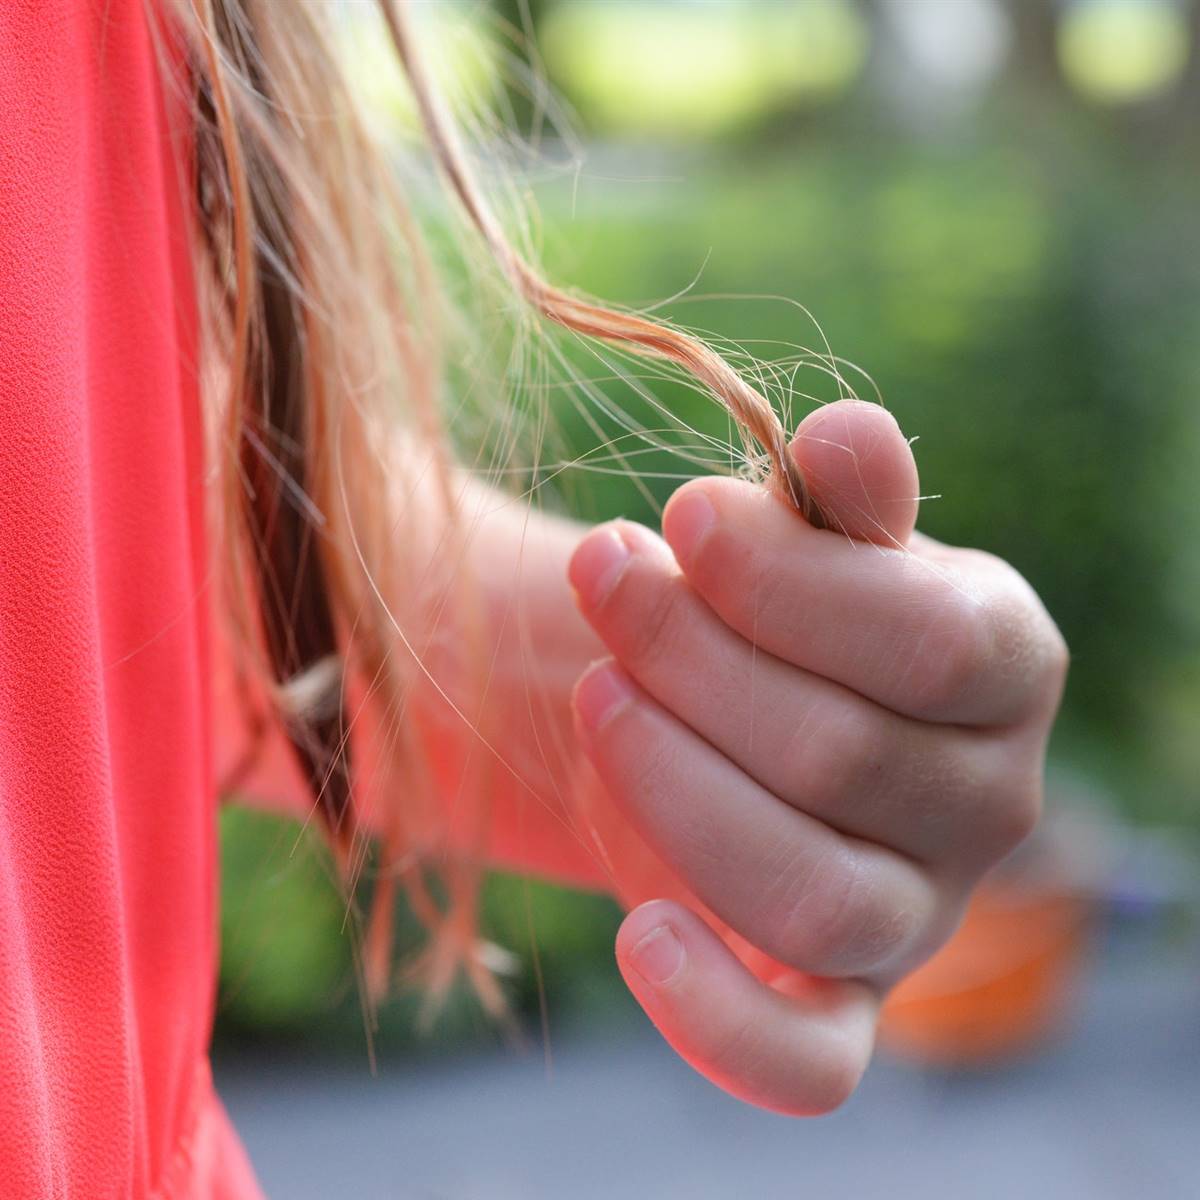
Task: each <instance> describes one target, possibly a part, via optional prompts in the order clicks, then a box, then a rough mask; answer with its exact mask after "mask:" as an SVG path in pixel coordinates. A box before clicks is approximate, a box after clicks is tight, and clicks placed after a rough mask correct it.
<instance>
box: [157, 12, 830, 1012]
mask: <svg viewBox="0 0 1200 1200" xmlns="http://www.w3.org/2000/svg"><path fill="white" fill-rule="evenodd" d="M328 7H329V6H328V5H325V4H319V3H310V2H307V0H288V2H287V3H279V2H278V0H175V8H176V12H177V16H178V21H179V26H180V29H181V30H182V33H183V37H184V47H185V55H186V62H187V67H188V72H189V82H190V87H191V89H192V96H193V100H194V111H195V126H194V128H195V166H196V179H195V184H196V203H197V208H198V213H199V222H198V224H199V228H200V232H201V236H202V253H201V257H202V260H203V266H204V270H203V271H202V272H201V298H202V321H203V327H204V336H205V346H206V357H207V364H206V365H207V377H208V380H209V393H210V394H209V395H208V397H207V398H206V402H207V404H208V406H209V411H210V413H211V414H212V416H213V421H212V430H213V444H214V455H215V461H216V464H217V467H218V470H219V478H220V488H219V498H220V504H219V508H220V514H219V519H220V520H221V522H222V535H221V537H220V539H219V541H220V542H221V544H222V545H223V546H224V547H225V550H226V554H227V562H226V568H225V572H224V575H225V579H226V581H227V584H228V587H229V611H230V613H231V614H232V616H233V618H234V624H235V627H236V628H237V630H239V631H240V633H239V646H240V649H241V659H242V663H243V666H244V671H245V676H246V693H247V696H254V695H262V696H265V697H266V698H267V707H268V708H269V710H270V711H269V713H268V715H267V718H266V719H268V720H275V721H278V722H279V723H280V725H281V726H282V728H283V730H284V731H285V733H286V735H287V738H288V741H289V743H290V745H291V747H292V750H293V752H294V754H295V756H296V759H297V761H298V763H299V764H300V766H301V769H302V770H303V773H304V777H305V779H306V781H307V783H308V786H309V788H310V789H311V792H312V795H313V798H314V803H315V805H316V808H317V811H318V812H319V813H320V816H321V819H322V823H323V826H324V828H325V830H326V832H327V833H328V836H329V840H330V843H331V845H332V847H333V851H334V854H335V858H336V861H337V864H338V868H339V872H340V874H341V876H342V877H343V879H344V880H345V881H346V883H347V885H348V886H349V887H350V888H351V889H353V886H354V884H355V883H356V881H357V880H358V878H359V877H360V875H361V873H362V870H363V864H364V862H365V856H366V855H367V852H368V851H367V846H368V844H369V841H370V839H369V838H368V837H367V836H366V829H367V825H368V823H369V824H370V826H371V832H372V834H374V835H377V837H376V840H377V841H378V844H379V847H380V848H379V851H378V861H377V868H378V869H377V871H376V872H375V876H376V882H375V887H374V892H373V898H372V907H371V917H370V921H369V925H368V935H367V945H366V954H365V959H364V976H365V982H366V984H367V991H368V993H369V994H370V995H371V996H377V995H378V994H379V993H380V992H381V991H382V990H383V989H384V986H385V984H386V981H387V978H388V974H389V955H390V924H389V922H390V913H391V911H392V906H393V902H394V889H395V886H396V883H397V881H399V882H400V883H402V884H403V886H404V887H405V889H406V890H407V893H408V897H409V900H410V903H411V904H412V905H413V908H414V910H415V912H416V913H417V915H418V916H419V917H420V918H421V919H422V920H423V921H424V922H425V924H426V925H427V926H429V927H430V930H431V933H432V934H433V935H434V940H435V942H436V943H437V944H438V945H439V946H440V947H442V950H443V951H444V952H439V955H438V957H437V959H436V962H437V963H438V964H440V966H438V967H437V968H435V970H434V973H433V979H432V987H433V988H434V990H435V991H441V990H444V989H445V987H446V986H448V983H449V979H448V978H447V976H448V973H449V971H450V967H449V966H448V964H452V963H457V962H461V963H464V964H465V965H466V967H467V970H468V972H469V974H470V976H471V978H472V979H473V981H474V983H475V986H476V988H477V990H478V991H479V993H480V995H481V996H482V997H483V999H484V1000H485V1002H486V1003H487V1004H488V1005H489V1007H491V1008H493V1009H498V1008H499V1007H500V997H499V994H498V992H497V990H496V988H495V985H494V981H493V980H492V979H491V975H490V972H489V971H488V970H487V966H486V961H485V956H482V955H480V954H479V952H478V949H477V943H476V939H475V934H474V911H475V905H476V899H477V891H478V886H479V880H480V870H481V866H482V858H483V847H484V839H485V837H486V833H487V814H486V796H485V795H483V794H482V793H483V792H484V791H486V789H483V788H480V789H479V790H480V792H481V794H480V795H477V796H470V797H465V798H464V799H465V800H467V801H469V802H470V803H472V804H474V805H475V806H476V809H477V812H476V814H475V818H474V820H473V821H471V822H470V825H471V827H472V829H473V830H474V834H475V836H474V844H473V845H468V846H467V847H465V848H464V847H460V848H459V850H458V851H457V852H456V853H455V854H454V855H448V854H447V853H446V852H445V846H444V839H443V832H444V830H443V825H444V820H445V818H444V815H443V812H442V809H441V807H440V806H439V804H438V801H437V798H436V796H435V795H434V788H433V786H432V784H431V783H430V779H429V774H430V773H429V769H428V765H427V764H426V763H425V761H424V757H423V751H422V746H421V744H420V737H419V735H418V733H417V731H416V729H415V728H414V725H413V722H412V721H411V720H408V719H406V702H407V699H408V696H409V694H410V691H411V689H412V686H413V683H414V680H415V677H416V675H417V673H418V672H419V671H420V669H421V667H420V649H419V647H418V646H414V645H411V644H410V642H409V640H408V639H409V638H410V637H413V636H416V634H415V631H418V630H419V629H420V628H421V627H422V612H423V611H424V609H423V606H425V607H426V608H427V607H428V605H429V603H430V601H429V599H428V596H427V595H425V596H423V595H419V594H416V593H417V589H415V588H414V587H413V585H412V583H411V581H409V580H406V572H405V563H404V555H403V552H402V549H401V547H402V546H403V544H404V534H403V533H400V534H398V533H397V525H398V524H399V522H400V521H401V520H403V518H404V516H405V513H404V511H403V510H404V508H405V505H404V502H403V495H402V491H403V484H402V481H403V478H404V476H405V473H406V472H407V471H410V470H411V467H410V466H409V465H406V463H407V459H408V454H407V451H406V449H405V448H406V447H411V446H413V445H419V447H420V454H421V462H422V465H423V466H428V467H429V468H430V469H431V471H432V478H433V480H434V486H433V487H432V488H427V489H426V490H425V491H424V492H423V493H422V499H421V504H422V505H424V506H425V507H426V508H428V506H430V505H434V506H437V507H438V508H439V509H440V512H438V513H436V514H431V513H429V512H427V511H423V512H422V513H421V518H422V520H423V521H424V520H434V519H436V520H438V521H442V522H444V523H445V526H446V528H447V529H448V530H449V531H450V534H449V537H450V539H451V541H453V537H454V532H453V531H454V530H455V528H456V515H457V502H456V494H457V493H456V483H455V465H454V460H453V455H452V453H451V450H450V445H449V441H448V438H447V434H446V430H445V429H444V428H443V424H442V418H441V401H442V396H441V392H442V389H443V378H444V373H445V364H444V362H443V353H442V350H441V342H442V338H441V332H440V327H439V317H438V314H439V312H440V311H441V300H440V297H439V293H438V288H437V286H436V283H435V279H434V273H433V271H432V269H431V266H430V263H429V259H428V256H427V254H426V251H425V249H424V247H423V245H422V242H421V238H420V236H419V235H418V232H417V229H416V227H415V224H414V222H413V220H412V219H411V217H410V215H409V213H408V210H407V208H406V205H405V197H404V196H403V194H402V192H401V188H400V185H399V183H398V180H397V177H396V174H395V172H394V170H393V168H392V166H391V165H390V163H389V161H388V159H387V157H386V156H385V154H384V153H383V152H382V151H381V149H380V147H379V146H378V145H376V143H375V141H374V140H373V138H372V136H371V134H370V133H369V132H368V125H367V122H366V121H365V120H364V119H363V115H362V114H361V113H360V112H359V109H358V104H357V102H356V99H355V96H354V95H353V93H352V91H351V89H350V87H349V86H348V85H347V81H346V80H345V78H344V76H343V73H342V70H341V65H340V63H339V60H338V55H337V53H336V49H335V45H334V39H333V38H332V36H331V30H330V29H329V28H328V24H327V16H326V10H327V8H328ZM378 7H379V10H380V12H381V14H382V18H383V22H384V24H385V26H386V28H387V30H388V32H389V34H390V36H391V39H392V43H393V45H394V48H395V51H396V54H397V57H398V59H399V61H400V63H401V64H402V65H403V68H404V71H405V73H406V75H407V78H408V80H409V83H410V85H411V89H412V92H413V95H414V97H415V100H416V105H417V109H418V111H419V114H420V118H421V121H422V124H423V127H424V130H425V133H426V136H427V141H428V144H429V147H430V149H431V151H432V154H433V156H434V159H435V160H436V162H437V163H438V165H439V167H440V169H441V171H442V173H443V176H444V178H445V180H446V182H447V183H448V185H449V188H450V190H451V192H452V193H453V195H454V196H455V197H456V198H457V201H458V203H459V204H460V205H461V208H462V210H463V212H464V214H465V215H466V217H467V218H468V219H469V221H470V223H471V225H473V226H474V228H475V229H476V230H477V232H478V234H479V235H481V237H482V239H483V241H484V242H485V244H486V246H487V247H488V249H489V250H490V252H491V254H492V256H493V257H494V259H495V262H496V263H497V264H498V266H499V268H500V271H501V272H502V275H503V277H504V278H505V279H506V280H507V282H508V284H509V286H510V287H511V288H512V289H514V290H515V292H516V293H517V294H518V295H519V296H520V297H521V298H522V299H523V301H525V302H526V303H528V304H529V305H531V306H532V308H533V309H534V310H536V311H537V312H538V313H540V314H541V315H542V316H543V317H545V318H547V319H548V320H549V321H551V322H554V323H556V324H557V325H560V326H563V327H566V328H567V329H570V330H572V331H574V332H575V333H578V334H582V335H585V336H586V337H590V338H595V339H601V340H603V341H605V342H609V343H615V344H617V345H618V346H620V347H622V348H623V349H625V350H627V351H630V352H633V353H636V354H638V355H642V356H647V357H651V358H656V359H660V360H664V361H666V362H669V363H673V364H675V365H676V366H678V367H681V368H683V369H684V370H686V371H687V372H690V373H691V375H693V376H694V377H695V379H696V380H697V381H699V383H700V384H702V385H703V386H704V388H706V389H707V390H708V391H710V392H711V393H712V395H713V396H714V397H715V398H716V399H717V400H719V401H720V403H721V404H723V405H724V406H725V407H726V408H727V409H728V410H729V412H730V413H731V414H732V416H733V418H734V419H735V420H736V421H737V423H738V425H739V427H740V428H741V430H742V432H743V434H744V436H745V437H747V439H748V444H749V445H752V446H754V445H756V446H757V447H760V448H761V451H762V453H763V454H764V455H765V460H766V464H768V465H769V478H770V480H771V482H772V486H775V487H776V488H778V489H779V490H780V491H781V493H782V494H783V495H784V496H785V497H786V498H787V499H788V500H789V501H790V502H791V503H793V504H794V505H795V506H796V507H797V508H798V509H799V510H800V511H801V512H802V513H804V514H805V516H807V517H808V518H809V519H810V520H811V521H813V522H814V523H819V521H820V513H819V510H818V509H817V508H816V506H815V505H814V504H813V502H812V499H811V497H810V495H809V493H808V491H807V489H806V488H805V486H804V481H803V479H802V478H801V476H800V475H799V472H798V471H797V470H796V468H795V466H794V464H793V462H792V459H791V457H790V456H789V454H788V453H787V447H786V439H785V435H784V431H783V428H782V426H781V424H780V422H779V419H778V418H777V416H776V415H775V413H774V411H773V409H772V408H771V406H770V404H769V403H768V402H767V400H766V399H765V398H764V397H763V396H762V395H761V394H760V393H759V392H758V391H756V390H755V389H754V388H753V387H751V386H750V385H749V384H748V383H747V382H746V381H745V380H744V379H743V378H742V377H741V376H740V375H739V374H738V373H737V372H736V371H735V370H734V369H733V368H732V367H731V366H730V365H729V364H728V363H727V362H726V361H725V360H724V359H723V358H722V357H721V356H720V355H719V354H717V353H716V352H715V351H713V350H712V349H711V348H709V347H708V346H707V345H705V344H704V343H702V342H700V341H698V340H697V339H695V338H693V337H691V336H689V335H688V334H687V333H685V332H683V331H681V330H679V329H676V328H674V327H671V326H669V325H667V324H663V323H658V322H655V321H652V320H650V319H648V318H646V317H644V316H641V315H637V314H634V313H630V312H621V311H618V310H616V309H614V308H611V307H607V306H604V305H601V304H599V303H596V302H595V301H593V300H590V299H587V298H584V297H581V296H577V295H574V294H572V293H569V292H567V291H564V290H562V289H560V288H558V287H555V286H553V285H552V284H550V283H548V282H547V281H546V280H545V279H543V278H542V277H541V275H539V274H538V272H537V271H536V270H534V268H533V267H532V266H531V265H530V264H529V262H527V261H526V259H525V258H524V257H522V256H521V255H520V254H519V253H518V252H517V251H516V250H515V248H514V247H513V244H512V243H511V241H510V240H509V239H508V237H507V236H506V234H505V232H504V229H503V227H502V225H501V222H500V221H499V220H498V219H497V218H496V216H495V214H494V213H493V211H492V209H491V208H490V207H489V205H488V203H487V200H486V198H485V196H484V195H483V193H482V191H481V189H480V188H479V187H478V185H477V183H476V181H475V179H474V176H473V174H472V171H471V168H470V165H469V161H468V158H467V155H466V154H465V153H464V150H463V147H462V144H461V142H460V140H459V136H458V134H457V131H456V128H455V124H454V122H453V121H452V120H451V119H450V117H449V115H448V114H447V111H446V108H445V106H444V104H443V102H442V100H441V98H440V97H439V95H438V92H437V89H436V88H435V87H434V86H433V84H432V82H431V79H430V75H429V72H428V71H427V69H426V64H425V60H424V56H423V54H422V51H421V49H420V46H419V43H418V40H417V37H416V34H415V32H414V30H413V28H412V24H411V19H410V13H409V12H408V8H409V6H408V5H407V4H404V3H402V2H401V0H378ZM448 557H452V554H448ZM424 590H425V591H427V592H428V591H429V590H432V591H433V592H435V593H437V604H439V605H445V604H447V603H449V604H451V605H453V606H454V610H455V612H456V614H457V619H458V620H459V622H460V624H461V627H462V629H463V630H464V633H465V636H467V637H468V639H469V638H470V637H472V636H474V637H476V638H477V637H478V636H479V634H480V631H481V629H482V624H483V622H482V618H481V617H480V615H479V613H478V610H477V608H476V607H475V606H476V604H477V601H476V599H474V598H472V596H471V595H470V587H469V583H468V582H466V581H464V580H462V579H461V578H455V579H453V580H451V579H449V578H444V579H442V580H441V581H440V590H439V584H438V581H435V584H434V587H433V588H432V589H429V588H426V589H424ZM469 649H470V645H469V644H468V651H469ZM406 650H407V651H411V653H406V652H405V651H406ZM480 654H481V657H482V647H481V646H480ZM356 688H357V689H358V690H359V692H360V693H361V696H360V699H361V705H359V704H357V703H356V704H355V705H354V706H353V708H352V707H351V706H350V704H349V703H348V699H347V697H348V695H350V694H353V693H354V691H355V689H356ZM360 707H361V708H362V709H364V710H365V709H371V710H374V711H375V712H377V713H378V714H381V716H380V718H379V721H378V722H377V723H376V728H386V729H387V730H388V732H389V735H390V736H389V738H388V740H387V745H386V753H385V754H383V755H382V761H381V762H380V763H379V764H378V768H377V773H376V775H375V778H374V779H373V780H372V782H371V790H372V794H373V796H375V797H376V798H378V797H386V800H385V801H383V802H380V801H379V800H378V799H374V800H371V801H367V800H364V798H363V785H362V782H361V779H360V774H361V772H360V767H359V764H357V763H356V762H355V761H354V759H353V757H352V753H351V745H352V738H351V725H352V723H353V722H352V721H351V720H350V719H349V717H348V713H350V712H351V711H353V712H354V713H355V720H357V719H358V712H359V710H360ZM367 807H370V808H371V809H372V810H373V811H372V812H371V813H370V814H368V813H367V812H366V811H365V809H366V808H367ZM368 816H369V817H370V820H369V822H368ZM432 862H436V863H437V864H438V865H439V867H440V874H441V878H442V881H443V889H442V892H443V896H442V898H441V899H438V898H436V897H435V893H434V891H433V890H431V888H430V887H429V885H428V881H427V874H426V870H425V868H426V866H427V864H429V863H432ZM447 947H448V950H446V948H447Z"/></svg>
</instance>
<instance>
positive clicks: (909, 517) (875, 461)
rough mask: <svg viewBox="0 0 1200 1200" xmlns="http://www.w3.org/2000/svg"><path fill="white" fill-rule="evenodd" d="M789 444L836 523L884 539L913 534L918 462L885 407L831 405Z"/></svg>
mask: <svg viewBox="0 0 1200 1200" xmlns="http://www.w3.org/2000/svg"><path fill="white" fill-rule="evenodd" d="M790 451H791V454H792V457H793V458H794V459H795V462H796V465H797V466H798V467H799V468H800V470H801V473H802V474H803V475H804V479H805V482H806V483H807V484H808V486H809V490H810V491H811V492H812V495H813V499H814V500H816V502H817V504H818V505H819V506H820V508H821V511H822V513H823V514H824V516H825V520H826V523H827V524H828V526H829V527H830V528H831V529H835V530H837V531H838V532H840V533H844V534H846V535H847V536H848V537H852V538H856V539H857V540H859V541H864V542H875V543H877V544H878V545H881V546H897V545H901V546H902V545H904V544H905V543H906V542H907V541H908V539H909V537H910V536H911V534H912V531H913V528H914V526H915V525H916V523H917V504H918V502H917V496H918V494H919V492H920V487H919V481H918V478H917V464H916V461H915V460H914V459H913V455H912V450H910V449H909V445H908V442H907V441H906V440H905V437H904V435H903V434H902V433H901V432H900V426H899V425H897V424H896V419H895V417H893V416H892V414H891V413H889V412H888V411H887V409H885V408H881V407H880V406H879V405H878V404H869V403H867V402H866V401H864V400H839V401H838V402H837V403H836V404H827V405H825V406H824V407H822V408H818V409H817V411H816V412H813V413H809V415H808V416H807V417H805V419H804V420H803V421H801V423H800V427H799V428H798V429H797V430H796V435H795V437H794V438H792V443H791V446H790Z"/></svg>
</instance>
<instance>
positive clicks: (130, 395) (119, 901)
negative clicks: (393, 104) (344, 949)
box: [0, 0, 259, 1200]
mask: <svg viewBox="0 0 1200 1200" xmlns="http://www.w3.org/2000/svg"><path fill="white" fill-rule="evenodd" d="M158 62H159V60H158V57H157V51H156V47H155V44H154V40H153V37H152V34H151V30H150V26H149V18H148V16H147V12H146V6H145V5H144V3H143V0H3V2H2V3H0V1196H3V1197H4V1198H5V1200H25V1198H29V1200H43V1198H46V1197H56V1198H69V1200H75V1198H79V1200H85V1198H86V1200H108V1198H110V1197H111V1198H117V1197H119V1198H121V1200H130V1198H142V1197H155V1198H159V1200H166V1198H168V1197H169V1198H171V1200H181V1198H186V1200H249V1198H250V1197H257V1196H258V1195H259V1193H258V1191H257V1188H256V1185H255V1184H254V1181H253V1177H252V1174H251V1172H250V1169H249V1166H248V1165H247V1163H246V1160H245V1157H244V1155H243V1153H242V1151H241V1149H240V1147H239V1146H238V1144H237V1141H236V1138H235V1137H234V1136H233V1135H232V1133H231V1132H230V1130H229V1128H228V1125H227V1124H226V1122H225V1119H224V1116H223V1113H222V1111H221V1109H220V1106H219V1104H218V1102H217V1101H216V1098H215V1095H214V1093H213V1091H212V1085H211V1080H210V1078H209V1073H208V1065H207V1046H208V1041H209V1035H210V1027H211V1018H212V1000H213V979H214V965H215V958H214V956H215V944H214V943H215V937H214V930H215V912H214V903H215V889H214V882H215V849H214V819H215V811H214V807H215V789H214V782H213V773H212V763H211V755H210V736H211V719H210V686H209V634H208V623H207V613H208V603H207V586H208V568H207V554H206V549H205V539H204V504H203V493H204V464H203V461H202V457H203V456H202V435H201V424H200V413H199V402H198V393H197V383H196V378H195V372H194V357H195V350H196V314H195V312H194V308H193V306H194V298H193V288H192V278H191V274H190V272H191V267H190V253H189V237H188V216H187V211H186V209H185V207H184V202H185V197H186V178H185V175H186V165H185V164H186V159H185V157H184V156H183V155H182V154H180V153H179V152H178V150H179V145H178V144H177V143H178V142H179V139H177V138H175V137H174V136H173V134H172V132H171V131H172V130H175V131H179V130H182V129H185V128H186V126H185V123H184V121H183V120H182V119H180V118H182V116H183V113H184V111H185V110H184V108H183V105H182V99H181V96H179V95H172V94H170V90H169V89H164V88H163V86H162V83H161V79H160V71H159V66H158Z"/></svg>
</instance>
